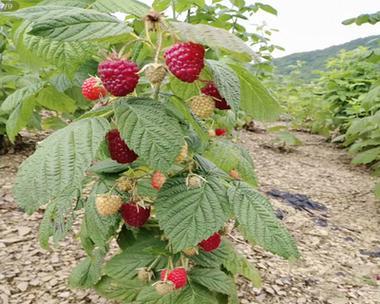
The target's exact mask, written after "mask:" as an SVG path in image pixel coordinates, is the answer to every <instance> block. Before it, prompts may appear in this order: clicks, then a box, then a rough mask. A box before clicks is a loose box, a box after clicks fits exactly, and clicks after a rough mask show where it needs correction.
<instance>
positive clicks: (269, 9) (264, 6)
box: [256, 2, 278, 16]
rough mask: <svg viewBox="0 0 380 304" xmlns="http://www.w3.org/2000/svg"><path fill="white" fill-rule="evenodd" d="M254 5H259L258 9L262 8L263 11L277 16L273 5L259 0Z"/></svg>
mask: <svg viewBox="0 0 380 304" xmlns="http://www.w3.org/2000/svg"><path fill="white" fill-rule="evenodd" d="M256 5H257V7H259V8H260V9H262V10H263V11H265V12H267V13H269V14H272V15H275V16H277V13H278V12H277V10H276V9H275V8H274V7H273V6H270V5H269V4H264V3H260V2H257V3H256Z"/></svg>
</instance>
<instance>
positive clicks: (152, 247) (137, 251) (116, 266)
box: [104, 232, 166, 279]
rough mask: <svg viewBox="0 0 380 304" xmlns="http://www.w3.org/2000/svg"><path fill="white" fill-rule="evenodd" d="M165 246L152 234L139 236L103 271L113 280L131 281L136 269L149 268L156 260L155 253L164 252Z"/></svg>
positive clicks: (108, 263)
mask: <svg viewBox="0 0 380 304" xmlns="http://www.w3.org/2000/svg"><path fill="white" fill-rule="evenodd" d="M165 246H166V243H165V242H163V241H161V240H160V239H158V238H157V237H156V236H155V235H153V234H152V233H149V232H148V233H146V234H143V235H139V237H138V239H137V242H135V243H133V244H132V245H130V246H128V247H126V248H125V249H124V251H123V252H122V253H120V254H118V255H115V256H114V257H113V258H112V259H111V260H110V261H109V262H107V264H106V266H105V268H104V271H105V273H106V274H107V275H108V276H110V277H112V278H114V279H131V278H133V277H134V276H135V275H136V274H137V271H138V268H141V267H146V266H149V264H151V263H152V262H153V261H154V260H155V259H156V258H157V254H156V253H157V252H164V251H165Z"/></svg>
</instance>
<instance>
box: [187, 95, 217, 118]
mask: <svg viewBox="0 0 380 304" xmlns="http://www.w3.org/2000/svg"><path fill="white" fill-rule="evenodd" d="M190 109H191V111H192V112H193V113H194V114H195V115H197V116H198V117H200V118H204V119H206V118H209V117H210V116H211V115H212V114H213V113H214V109H215V103H214V100H213V99H212V98H211V97H209V96H194V97H193V98H191V100H190Z"/></svg>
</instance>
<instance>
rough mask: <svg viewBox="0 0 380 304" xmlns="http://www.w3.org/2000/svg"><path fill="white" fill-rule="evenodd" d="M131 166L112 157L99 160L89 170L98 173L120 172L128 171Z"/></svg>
mask: <svg viewBox="0 0 380 304" xmlns="http://www.w3.org/2000/svg"><path fill="white" fill-rule="evenodd" d="M129 167H130V166H129V165H127V164H120V163H118V162H116V161H114V160H112V159H106V160H102V161H99V162H97V163H95V164H94V165H92V166H91V167H90V168H89V171H91V172H94V173H96V174H103V173H119V172H123V171H126V170H127V169H128V168H129Z"/></svg>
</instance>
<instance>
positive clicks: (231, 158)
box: [204, 140, 257, 187]
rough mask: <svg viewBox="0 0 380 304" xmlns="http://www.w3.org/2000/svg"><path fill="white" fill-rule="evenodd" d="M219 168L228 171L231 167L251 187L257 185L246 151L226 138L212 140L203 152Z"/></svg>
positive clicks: (250, 160)
mask: <svg viewBox="0 0 380 304" xmlns="http://www.w3.org/2000/svg"><path fill="white" fill-rule="evenodd" d="M204 157H206V158H207V159H209V160H211V161H212V162H213V163H214V164H215V165H217V166H218V167H219V168H220V169H222V170H224V171H225V172H226V173H229V172H230V171H231V170H232V169H236V170H237V171H238V172H239V175H240V177H241V178H242V179H243V180H244V181H245V182H247V183H248V184H250V185H251V186H253V187H257V179H256V175H255V168H254V165H253V161H252V159H251V157H250V155H249V153H248V152H247V151H245V150H244V149H243V148H242V147H240V146H238V145H236V144H234V143H231V142H229V141H227V140H223V141H214V142H213V143H212V144H211V145H209V147H208V149H207V150H206V152H205V153H204Z"/></svg>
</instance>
